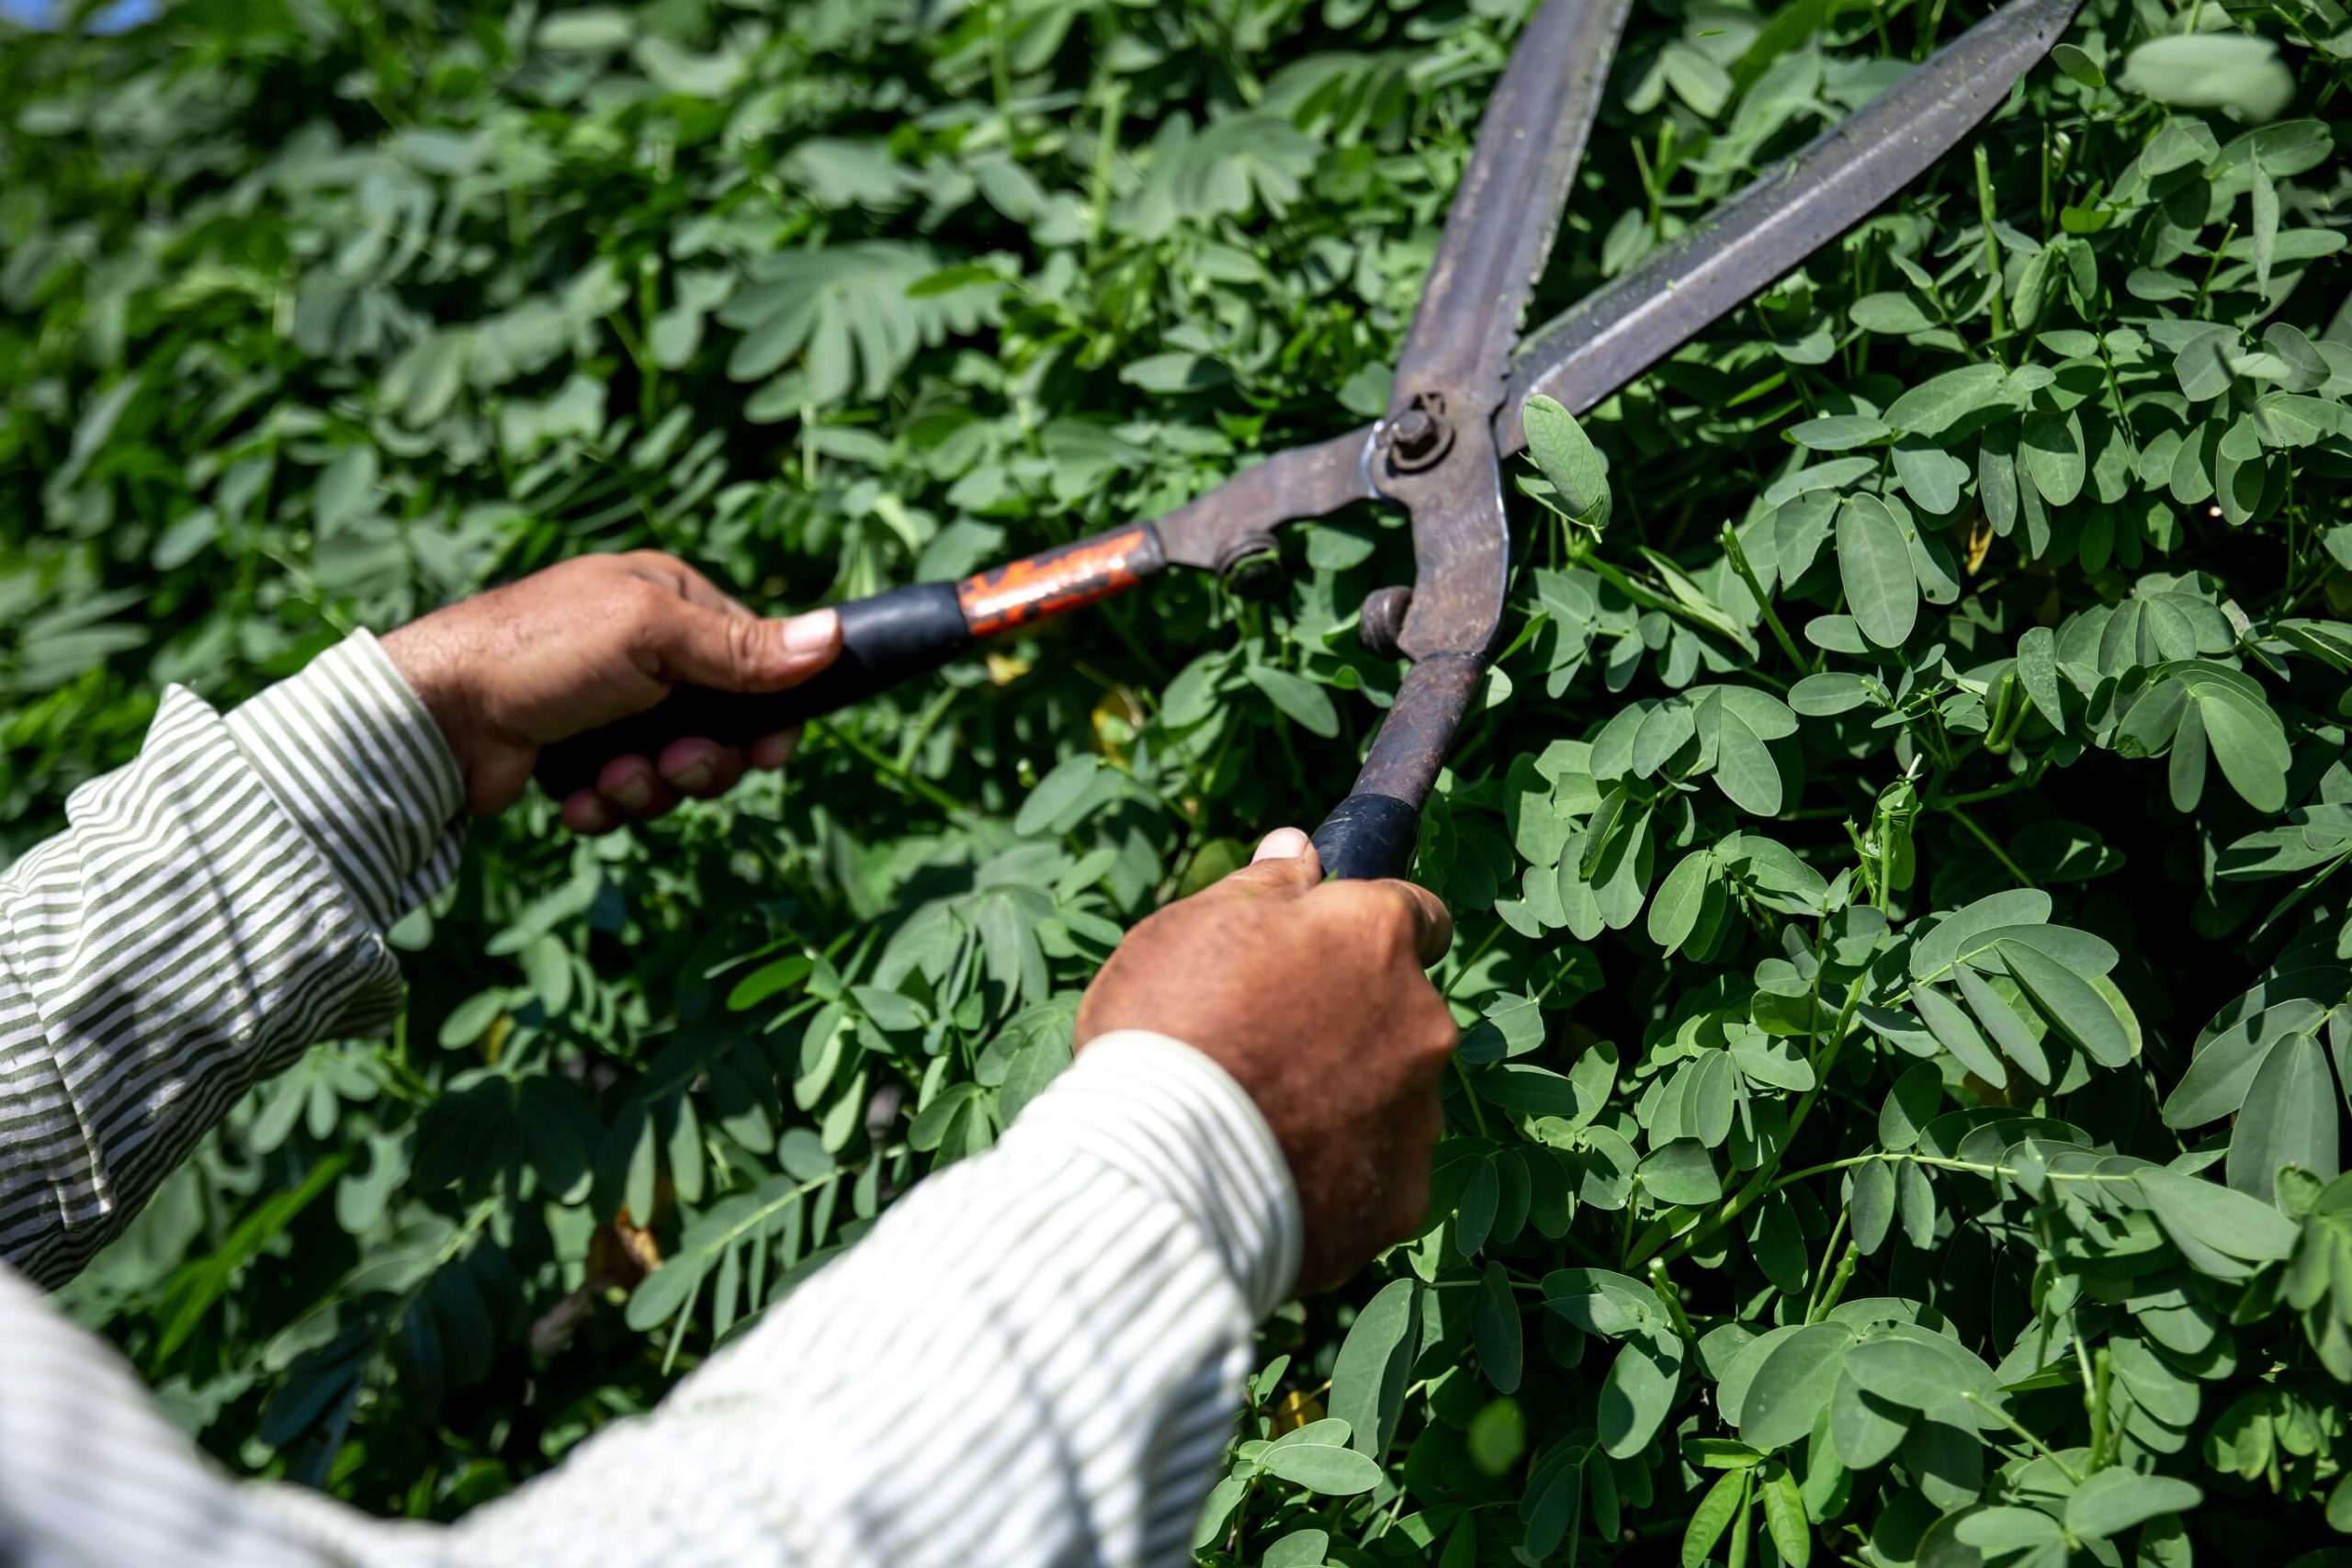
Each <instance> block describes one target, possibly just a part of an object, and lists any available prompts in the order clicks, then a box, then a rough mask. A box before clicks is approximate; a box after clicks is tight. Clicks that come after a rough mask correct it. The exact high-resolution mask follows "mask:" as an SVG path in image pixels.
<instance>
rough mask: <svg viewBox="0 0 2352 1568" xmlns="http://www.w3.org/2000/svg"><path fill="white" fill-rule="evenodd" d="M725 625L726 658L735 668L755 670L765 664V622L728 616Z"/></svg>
mask: <svg viewBox="0 0 2352 1568" xmlns="http://www.w3.org/2000/svg"><path fill="white" fill-rule="evenodd" d="M722 624H723V625H724V626H725V627H726V633H725V635H726V637H727V659H728V662H729V663H730V664H732V665H733V666H734V667H735V668H736V669H738V670H741V671H745V672H747V673H751V672H755V671H759V670H760V669H762V668H763V666H764V664H765V661H766V660H765V653H766V641H767V637H766V633H767V623H765V622H764V621H755V620H749V619H744V618H742V617H739V616H730V617H729V619H728V620H727V621H725V622H724V623H722Z"/></svg>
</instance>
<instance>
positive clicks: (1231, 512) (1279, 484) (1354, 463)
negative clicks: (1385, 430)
mask: <svg viewBox="0 0 2352 1568" xmlns="http://www.w3.org/2000/svg"><path fill="white" fill-rule="evenodd" d="M1374 428H1375V427H1374V426H1370V425H1366V426H1364V427H1363V428H1362V429H1358V430H1351V431H1350V432H1348V433H1347V434H1345V435H1336V436H1333V437H1332V438H1331V439H1330V440H1329V441H1318V442H1317V443H1316V444H1315V445H1314V446H1294V447H1292V448H1291V449H1290V450H1289V451H1287V452H1277V453H1275V454H1274V455H1273V456H1272V457H1269V458H1267V459H1266V460H1265V461H1264V462H1262V463H1256V464H1252V465H1251V466H1250V467H1249V468H1244V469H1242V470H1241V471H1240V472H1239V473H1238V474H1236V475H1234V476H1233V477H1232V478H1231V479H1227V480H1226V481H1225V482H1224V483H1223V484H1221V485H1219V486H1217V487H1216V489H1215V490H1212V491H1209V492H1208V493H1206V494H1205V495H1200V496H1195V497H1194V498H1193V500H1191V501H1188V502H1185V503H1184V504H1183V505H1182V506H1180V507H1178V508H1177V509H1176V510H1175V511H1173V512H1171V513H1169V514H1168V515H1167V516H1165V517H1162V518H1159V519H1158V520H1157V521H1156V522H1155V523H1154V524H1153V525H1152V526H1153V528H1154V529H1156V530H1157V531H1158V533H1159V544H1160V548H1161V549H1162V550H1163V551H1164V552H1166V554H1167V557H1168V560H1169V563H1170V565H1173V566H1197V567H1204V568H1206V569H1207V570H1211V571H1223V570H1225V569H1226V568H1227V567H1229V566H1231V565H1232V564H1233V563H1234V562H1236V561H1238V560H1239V559H1240V558H1242V557H1244V556H1248V555H1253V554H1255V553H1256V552H1258V551H1260V550H1269V549H1272V548H1273V547H1274V540H1273V533H1272V530H1273V529H1274V528H1275V527H1277V526H1279V525H1282V524H1284V523H1294V522H1296V521H1298V520H1299V519H1300V518H1303V517H1321V516H1325V515H1327V514H1329V513H1333V512H1337V511H1338V510H1340V508H1341V507H1342V506H1345V505H1347V504H1348V502H1351V501H1371V500H1373V499H1374V498H1375V497H1377V496H1378V495H1379V494H1380V492H1379V491H1377V490H1374V488H1373V483H1372V450H1373V437H1374Z"/></svg>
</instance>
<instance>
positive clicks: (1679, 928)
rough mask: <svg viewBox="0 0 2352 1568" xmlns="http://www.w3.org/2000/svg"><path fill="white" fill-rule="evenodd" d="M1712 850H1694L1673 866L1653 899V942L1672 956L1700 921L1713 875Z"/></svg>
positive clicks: (1651, 934) (1651, 908) (1651, 918)
mask: <svg viewBox="0 0 2352 1568" xmlns="http://www.w3.org/2000/svg"><path fill="white" fill-rule="evenodd" d="M1714 865H1715V857H1714V852H1713V851H1711V850H1693V851H1691V852H1690V853H1689V854H1687V855H1684V856H1683V857H1682V858H1681V859H1680V860H1679V861H1677V862H1676V863H1675V864H1674V869H1673V870H1672V871H1669V872H1668V873H1667V874H1666V880H1665V881H1663V882H1661V883H1659V884H1658V887H1657V894H1656V895H1655V896H1654V897H1652V898H1651V900H1650V918H1649V934H1650V940H1651V941H1652V942H1656V943H1657V944H1658V947H1659V948H1660V950H1661V951H1663V952H1664V953H1668V954H1669V955H1670V954H1672V953H1673V952H1674V950H1675V949H1676V948H1678V947H1680V946H1681V945H1682V943H1683V942H1684V940H1685V939H1687V938H1688V937H1689V936H1690V934H1691V928H1693V927H1694V926H1696V925H1697V924H1698V922H1699V908H1700V906H1701V905H1702V903H1704V902H1705V900H1706V892H1707V884H1708V882H1709V881H1710V880H1711V879H1712V878H1713V874H1714Z"/></svg>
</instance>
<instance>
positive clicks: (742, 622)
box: [383, 550, 842, 833]
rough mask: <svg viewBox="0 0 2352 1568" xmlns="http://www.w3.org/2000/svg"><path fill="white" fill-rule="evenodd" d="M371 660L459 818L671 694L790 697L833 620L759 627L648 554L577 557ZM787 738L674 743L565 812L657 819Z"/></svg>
mask: <svg viewBox="0 0 2352 1568" xmlns="http://www.w3.org/2000/svg"><path fill="white" fill-rule="evenodd" d="M383 641H384V651H385V652H386V653H388V654H390V656H391V660H392V662H393V663H394V664H395V665H397V666H398V667H399V669H400V671H401V675H403V676H404V677H406V678H407V681H408V683H409V685H410V686H411V687H412V688H413V689H414V690H415V692H416V694H417V695H418V697H420V698H421V699H423V701H424V706H425V709H426V711H427V712H429V713H431V714H432V716H433V718H434V721H435V723H436V724H438V725H439V726H440V727H441V733H442V735H443V736H444V737H445V738H446V739H447V740H448V743H449V750H450V751H451V752H452V753H453V754H455V755H456V757H457V759H458V769H459V771H460V772H461V773H463V774H464V775H465V781H466V804H467V806H468V807H469V808H471V809H472V810H474V811H476V812H478V813H482V814H485V815H486V814H488V813H491V812H495V811H501V810H503V809H505V808H506V807H509V806H511V805H513V804H514V803H515V800H516V798H517V797H519V796H520V795H522V793H523V786H524V785H525V784H527V783H529V782H530V777H531V769H532V767H533V765H534V764H535V763H536V762H537V761H538V755H539V748H540V747H542V746H548V745H552V744H554V743H555V742H556V741H559V740H566V739H571V737H572V736H574V735H578V734H581V733H582V732H583V731H586V730H591V729H594V728H599V727H600V726H603V725H606V724H610V723H612V722H613V721H614V720H616V719H621V718H627V717H628V716H629V715H631V714H633V713H640V712H642V711H643V710H645V709H647V708H650V707H651V706H652V705H654V704H655V703H658V702H660V701H661V700H662V698H663V697H664V696H667V695H668V694H669V692H670V688H671V687H672V686H674V685H678V684H681V683H691V684H694V685H699V686H715V687H718V688H719V689H720V690H722V691H729V692H775V691H782V690H783V689H784V688H785V687H786V686H797V685H798V684H799V683H800V682H803V681H806V680H807V679H809V676H811V675H814V674H815V673H817V671H820V670H822V669H823V668H824V667H825V666H826V665H828V664H831V662H832V661H833V659H834V656H835V655H837V654H839V653H840V652H841V647H842V626H841V618H840V617H839V616H838V615H835V614H834V613H833V612H832V611H831V610H817V611H812V612H810V613H809V614H808V615H794V616H792V617H790V618H789V619H779V620H763V619H762V618H761V617H760V616H757V615H753V614H752V612H751V611H749V610H747V609H745V608H744V607H743V606H742V605H741V604H737V603H736V602H735V601H734V600H732V599H730V598H729V597H728V596H727V595H726V594H724V593H722V592H719V591H718V589H716V588H714V587H712V586H711V584H710V583H709V581H707V579H705V578H704V577H703V575H702V574H701V573H700V572H698V571H696V570H694V568H692V567H690V566H687V565H685V564H684V562H681V561H677V560H673V559H672V558H670V557H668V556H665V555H662V554H660V553H659V552H657V551H653V550H639V551H637V552H635V553H633V554H629V555H618V556H582V557H581V558H578V559H576V560H568V561H565V562H563V563H562V564H561V565H560V566H552V567H549V568H548V569H547V570H545V571H541V572H536V573H534V574H533V575H531V576H529V577H526V578H525V579H524V580H523V581H520V582H515V583H510V584H509V585H507V586H506V587H503V588H494V589H492V590H491V591H490V592H487V593H482V594H478V595H477V596H475V597H474V598H471V599H468V600H465V601H464V602H462V603H460V604H452V605H450V606H449V607H448V608H447V609H445V610H436V611H435V612H434V613H433V614H432V615H427V616H425V617H424V619H422V620H419V621H413V622H411V623H410V624H409V625H407V626H402V627H401V628H400V629H399V630H398V631H395V632H392V633H390V634H388V635H387V636H386V637H384V639H383ZM794 739H797V734H796V733H795V732H789V731H787V732H786V733H784V734H780V735H772V736H768V737H766V738H765V739H761V740H758V741H755V742H753V743H752V745H750V746H748V747H736V746H721V745H719V744H718V743H717V742H716V741H711V740H704V739H691V738H688V739H679V740H673V741H672V742H671V743H670V744H669V745H668V746H667V747H666V748H664V749H663V750H662V754H661V755H660V756H659V757H616V758H614V759H613V760H612V761H609V762H607V763H605V767H604V771H603V772H602V773H599V774H598V775H597V777H596V783H595V785H594V788H590V789H582V790H579V791H576V792H574V793H573V794H572V795H571V797H570V798H569V799H567V800H565V801H564V802H563V820H564V823H565V825H566V826H568V827H570V828H571V829H573V830H574V831H575V832H582V833H602V832H606V831H609V830H610V829H614V828H616V827H618V826H620V824H621V823H623V822H625V821H634V820H639V819H641V818H648V817H658V816H660V815H661V814H662V813H663V812H664V811H667V810H669V809H670V808H671V807H673V806H675V805H677V804H678V800H679V798H680V797H681V796H682V795H696V796H709V795H721V794H724V793H725V792H726V791H727V790H729V789H730V788H732V787H733V786H734V784H735V782H736V781H737V780H738V779H741V777H742V776H743V773H744V770H745V769H746V768H754V767H756V768H775V767H781V766H783V764H784V760H785V758H786V755H787V754H788V753H789V752H790V751H791V750H792V742H793V741H794Z"/></svg>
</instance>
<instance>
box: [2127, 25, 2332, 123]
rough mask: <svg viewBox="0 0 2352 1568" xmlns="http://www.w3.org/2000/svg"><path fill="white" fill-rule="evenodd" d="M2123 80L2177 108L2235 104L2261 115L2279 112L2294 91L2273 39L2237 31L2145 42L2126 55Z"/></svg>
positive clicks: (2246, 114)
mask: <svg viewBox="0 0 2352 1568" xmlns="http://www.w3.org/2000/svg"><path fill="white" fill-rule="evenodd" d="M2122 85H2123V86H2124V87H2126V88H2128V89H2130V90H2131V91H2132V92H2135V93H2138V94H2140V95H2141V96H2143V97H2150V98H2154V99H2156V100H2158V101H2159V102H2162V103H2167V104H2171V105H2173V106H2174V107H2177V108H2192V109H2215V108H2218V109H2230V110H2233V111H2234V112H2235V113H2237V114H2238V115H2239V116H2241V117H2242V118H2245V119H2250V120H2256V121H2260V120H2266V119H2273V118H2277V117H2278V113H2279V111H2281V110H2282V109H2284V108H2285V107H2287V106H2288V104H2289V103H2290V102H2291V101H2292V100H2293V98H2294V95H2295V78H2294V76H2293V75H2292V74H2291V73H2290V72H2289V71H2288V69H2287V67H2286V66H2285V65H2284V64H2282V63H2281V62H2279V59H2278V49H2277V47H2276V46H2275V45H2273V44H2272V43H2271V42H2270V40H2269V39H2259V38H2249V37H2247V36H2246V35H2245V34H2243V33H2232V32H2223V33H2190V34H2186V35H2182V36H2178V37H2172V38H2160V39H2153V40H2151V41H2150V42H2147V43H2143V44H2142V45H2140V46H2139V47H2138V48H2136V49H2134V50H2133V51H2131V53H2130V54H2129V55H2128V56H2126V57H2125V59H2124V62H2123V79H2122Z"/></svg>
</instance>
